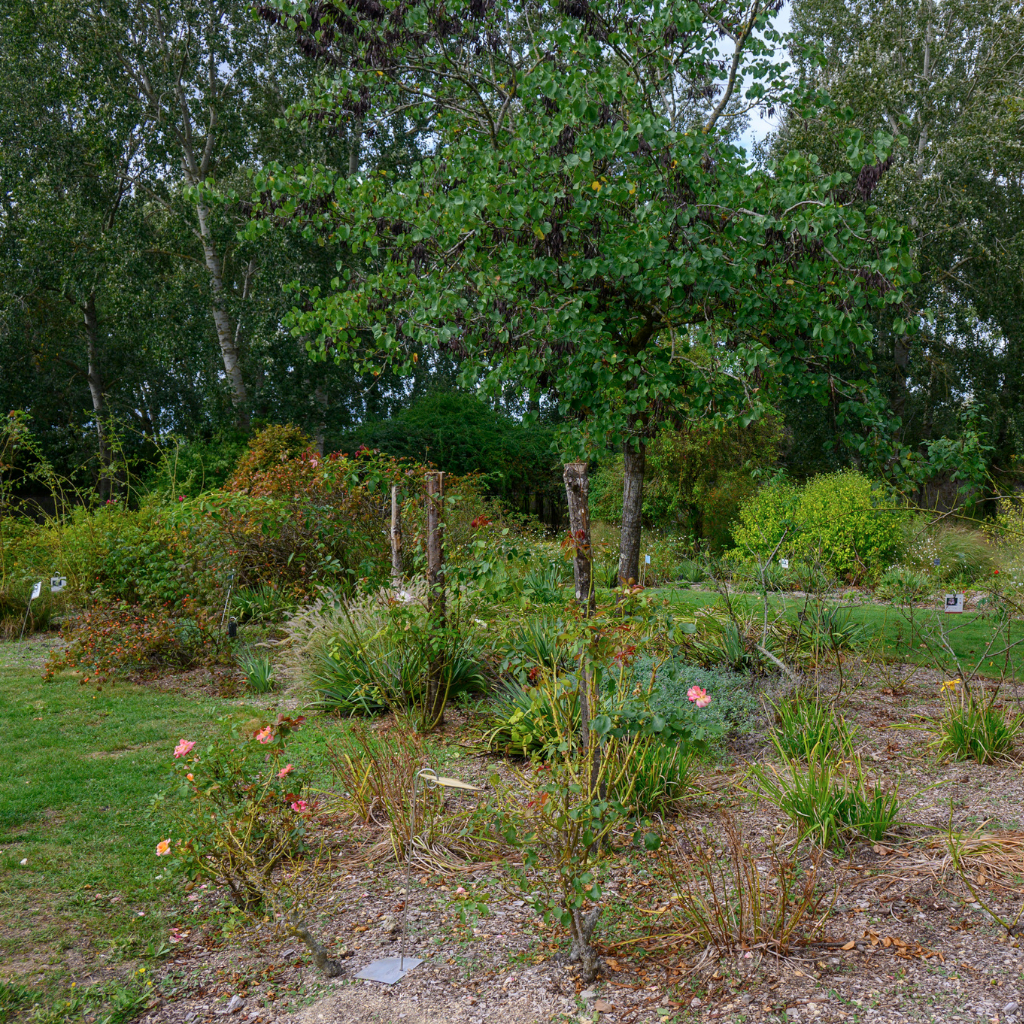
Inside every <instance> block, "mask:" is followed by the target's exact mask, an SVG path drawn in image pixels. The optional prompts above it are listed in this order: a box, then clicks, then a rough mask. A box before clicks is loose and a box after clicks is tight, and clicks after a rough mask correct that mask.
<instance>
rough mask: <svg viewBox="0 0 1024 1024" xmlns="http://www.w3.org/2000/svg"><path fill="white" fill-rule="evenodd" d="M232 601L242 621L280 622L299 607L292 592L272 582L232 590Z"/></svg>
mask: <svg viewBox="0 0 1024 1024" xmlns="http://www.w3.org/2000/svg"><path fill="white" fill-rule="evenodd" d="M231 603H232V606H233V608H234V610H235V612H236V614H237V615H238V621H239V622H240V623H243V622H280V621H281V620H282V619H283V618H285V616H286V615H288V614H289V613H291V612H294V611H295V610H296V607H297V604H296V601H295V599H294V598H293V597H292V596H291V595H290V594H288V593H287V592H285V591H282V590H281V588H280V587H277V586H274V585H273V584H270V583H261V584H260V585H259V586H257V587H239V588H238V589H237V590H235V591H233V592H232V595H231Z"/></svg>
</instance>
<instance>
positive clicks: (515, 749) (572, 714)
mask: <svg viewBox="0 0 1024 1024" xmlns="http://www.w3.org/2000/svg"><path fill="white" fill-rule="evenodd" d="M533 671H534V672H535V673H536V674H535V675H534V679H536V680H537V682H536V683H531V684H526V685H524V684H522V683H520V682H518V681H517V680H516V679H508V680H507V681H506V682H505V685H504V686H503V687H502V689H501V690H500V691H499V692H498V695H497V697H496V698H495V700H494V703H493V705H492V708H491V710H492V712H493V714H494V718H495V719H496V724H495V725H494V726H492V727H491V728H490V729H488V730H487V731H486V732H485V733H484V737H483V739H484V742H485V743H486V745H487V747H488V749H490V750H496V751H501V752H502V753H504V754H518V755H520V756H522V757H540V758H541V759H542V760H551V759H552V758H554V757H557V756H558V749H557V747H558V742H559V734H558V730H557V728H556V723H557V722H559V721H564V722H571V723H572V730H573V732H574V733H575V732H576V731H578V730H579V728H580V702H579V689H578V681H577V677H576V676H575V675H571V674H568V675H566V674H558V673H549V672H547V671H544V672H538V671H536V670H533ZM556 705H557V707H556Z"/></svg>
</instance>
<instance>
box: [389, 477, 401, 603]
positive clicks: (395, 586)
mask: <svg viewBox="0 0 1024 1024" xmlns="http://www.w3.org/2000/svg"><path fill="white" fill-rule="evenodd" d="M391 589H392V590H394V592H395V593H396V594H398V593H399V592H400V591H401V589H402V506H401V504H400V503H399V501H398V486H397V484H393V485H392V487H391Z"/></svg>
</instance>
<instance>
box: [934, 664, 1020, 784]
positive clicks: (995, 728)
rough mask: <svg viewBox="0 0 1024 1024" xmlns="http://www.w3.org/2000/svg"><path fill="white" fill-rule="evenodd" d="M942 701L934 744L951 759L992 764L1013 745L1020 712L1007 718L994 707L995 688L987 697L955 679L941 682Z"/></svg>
mask: <svg viewBox="0 0 1024 1024" xmlns="http://www.w3.org/2000/svg"><path fill="white" fill-rule="evenodd" d="M941 691H942V699H943V703H944V708H943V715H942V718H941V719H940V721H939V725H938V729H939V740H938V747H939V750H940V752H941V753H942V754H944V755H945V756H947V757H951V758H953V760H955V761H977V762H978V764H993V763H994V762H996V761H998V760H1001V759H1002V758H1006V757H1008V756H1009V755H1010V754H1011V753H1012V752H1013V748H1014V744H1015V743H1016V740H1017V736H1018V734H1019V733H1020V729H1021V724H1022V723H1024V715H1015V716H1012V717H1009V718H1008V717H1007V715H1006V712H1005V711H1004V710H1003V709H1002V708H1001V707H997V706H996V700H997V699H998V697H999V691H998V689H997V690H996V691H995V692H994V693H993V694H992V695H991V697H989V698H988V699H987V700H986V699H985V698H984V697H982V696H981V695H980V694H978V693H977V692H976V691H975V690H974V689H973V688H972V687H971V686H969V685H968V684H966V683H962V682H961V681H960V680H959V679H947V680H945V681H944V682H943V683H942V684H941Z"/></svg>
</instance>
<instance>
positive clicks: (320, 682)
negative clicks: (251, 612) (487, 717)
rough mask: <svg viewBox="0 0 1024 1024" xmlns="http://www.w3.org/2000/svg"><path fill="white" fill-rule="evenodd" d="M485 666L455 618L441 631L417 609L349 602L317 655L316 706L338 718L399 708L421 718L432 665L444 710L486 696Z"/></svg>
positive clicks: (368, 600) (424, 613)
mask: <svg viewBox="0 0 1024 1024" xmlns="http://www.w3.org/2000/svg"><path fill="white" fill-rule="evenodd" d="M483 661H484V655H483V652H482V651H481V650H480V648H479V647H478V645H477V643H476V641H475V640H474V638H473V637H472V635H471V634H467V633H464V632H463V631H462V630H461V629H460V628H459V623H458V620H457V618H456V617H455V616H454V615H453V616H452V617H451V618H450V619H449V620H448V623H447V625H446V626H445V627H444V628H443V629H440V630H439V629H436V628H435V627H434V625H433V624H432V623H431V621H430V619H429V615H428V613H427V610H426V609H425V608H423V607H422V606H421V605H418V604H415V603H413V604H409V605H402V604H393V605H390V606H389V605H387V604H384V603H383V602H376V603H375V602H374V601H373V600H372V599H370V598H364V599H363V600H362V601H361V602H356V603H353V605H352V611H350V613H349V614H348V615H347V616H344V617H343V620H342V623H341V624H340V628H339V629H338V630H337V632H335V633H334V634H333V635H331V636H329V637H327V638H325V641H324V642H323V646H322V647H321V649H320V651H319V653H318V654H317V655H316V663H315V666H314V670H313V677H314V680H315V682H316V684H317V688H318V693H319V700H318V701H317V706H318V707H320V708H321V709H323V710H326V711H331V712H335V713H338V714H342V715H354V714H362V715H367V714H369V715H372V714H379V713H380V712H382V711H384V710H400V709H403V708H405V709H410V710H412V709H415V710H416V711H417V713H419V714H421V715H425V714H426V709H425V701H426V690H427V678H428V675H429V672H430V671H431V666H432V665H433V666H434V667H435V670H436V671H437V672H438V676H439V680H440V689H441V692H442V693H443V695H444V700H443V703H447V701H448V700H449V699H450V698H452V697H454V696H456V695H458V694H463V693H468V694H481V693H484V692H485V691H486V690H487V688H488V671H487V669H486V667H485V666H484V664H483ZM424 724H425V725H426V724H427V723H426V721H425V719H424Z"/></svg>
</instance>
